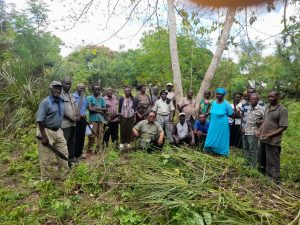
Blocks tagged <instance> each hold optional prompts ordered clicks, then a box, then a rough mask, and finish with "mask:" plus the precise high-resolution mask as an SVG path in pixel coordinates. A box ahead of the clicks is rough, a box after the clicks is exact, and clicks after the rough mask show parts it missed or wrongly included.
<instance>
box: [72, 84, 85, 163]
mask: <svg viewBox="0 0 300 225" xmlns="http://www.w3.org/2000/svg"><path fill="white" fill-rule="evenodd" d="M84 92H85V86H84V84H83V83H79V84H77V88H76V91H75V92H74V93H73V96H74V98H75V101H76V103H77V112H76V114H77V115H79V117H80V118H79V120H78V121H77V122H76V130H75V158H76V161H78V160H79V159H80V158H81V157H82V151H83V147H84V139H85V130H86V125H87V124H86V110H87V101H86V98H85V95H84Z"/></svg>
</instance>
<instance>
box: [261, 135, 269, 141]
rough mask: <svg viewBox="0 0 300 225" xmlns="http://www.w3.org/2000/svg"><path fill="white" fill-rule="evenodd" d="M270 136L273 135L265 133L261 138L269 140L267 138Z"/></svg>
mask: <svg viewBox="0 0 300 225" xmlns="http://www.w3.org/2000/svg"><path fill="white" fill-rule="evenodd" d="M270 137H271V135H270V134H264V135H262V136H261V138H262V139H263V140H267V139H268V138H270Z"/></svg>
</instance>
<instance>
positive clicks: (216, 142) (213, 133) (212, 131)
mask: <svg viewBox="0 0 300 225" xmlns="http://www.w3.org/2000/svg"><path fill="white" fill-rule="evenodd" d="M225 94H226V90H225V89H224V88H218V89H217V90H216V98H217V100H215V101H213V102H212V105H211V110H210V126H209V129H208V133H207V137H206V140H205V145H204V149H205V151H206V152H211V153H215V154H217V155H224V156H228V154H229V123H228V116H231V115H232V113H233V110H232V107H231V105H230V104H229V103H228V102H227V101H226V100H225V99H224V96H225Z"/></svg>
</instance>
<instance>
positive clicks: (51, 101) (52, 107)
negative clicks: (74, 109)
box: [36, 95, 64, 128]
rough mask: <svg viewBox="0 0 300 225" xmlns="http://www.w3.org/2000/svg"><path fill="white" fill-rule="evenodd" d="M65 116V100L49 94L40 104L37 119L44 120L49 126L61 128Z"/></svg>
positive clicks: (45, 124) (38, 120)
mask: <svg viewBox="0 0 300 225" xmlns="http://www.w3.org/2000/svg"><path fill="white" fill-rule="evenodd" d="M63 117H64V100H63V99H62V98H61V97H59V98H57V99H56V98H54V97H53V96H52V95H49V96H48V97H47V98H45V99H43V101H42V102H41V103H40V105H39V109H38V112H37V115H36V121H37V122H42V123H43V124H44V126H45V127H48V128H61V123H62V120H63Z"/></svg>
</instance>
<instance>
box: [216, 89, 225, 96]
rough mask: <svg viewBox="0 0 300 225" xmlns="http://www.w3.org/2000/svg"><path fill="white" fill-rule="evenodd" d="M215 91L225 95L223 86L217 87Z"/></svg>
mask: <svg viewBox="0 0 300 225" xmlns="http://www.w3.org/2000/svg"><path fill="white" fill-rule="evenodd" d="M216 93H218V94H221V95H226V90H225V89H224V88H217V90H216Z"/></svg>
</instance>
